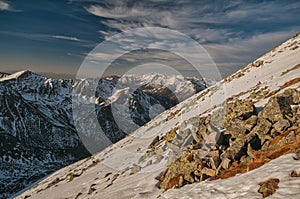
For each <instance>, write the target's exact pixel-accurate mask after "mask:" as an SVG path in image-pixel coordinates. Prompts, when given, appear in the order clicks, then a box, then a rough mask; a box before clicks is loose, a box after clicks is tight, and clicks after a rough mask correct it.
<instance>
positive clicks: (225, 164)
mask: <svg viewBox="0 0 300 199" xmlns="http://www.w3.org/2000/svg"><path fill="white" fill-rule="evenodd" d="M230 162H231V160H230V159H228V158H224V159H223V160H222V163H221V167H222V168H223V169H228V168H229V164H230Z"/></svg>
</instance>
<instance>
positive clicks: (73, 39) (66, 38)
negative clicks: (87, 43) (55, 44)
mask: <svg viewBox="0 0 300 199" xmlns="http://www.w3.org/2000/svg"><path fill="white" fill-rule="evenodd" d="M51 37H52V38H55V39H64V40H69V41H83V40H81V39H78V38H77V37H69V36H63V35H52V36H51Z"/></svg>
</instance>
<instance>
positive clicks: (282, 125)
mask: <svg viewBox="0 0 300 199" xmlns="http://www.w3.org/2000/svg"><path fill="white" fill-rule="evenodd" d="M288 127H290V122H289V120H287V119H282V120H279V121H278V122H276V123H275V124H273V128H274V129H275V130H276V131H277V132H279V133H283V132H284V131H285V130H286V129H287V128H288Z"/></svg>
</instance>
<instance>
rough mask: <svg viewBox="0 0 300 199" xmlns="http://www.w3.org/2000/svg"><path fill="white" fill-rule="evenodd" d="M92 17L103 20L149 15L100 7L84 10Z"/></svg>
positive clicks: (122, 8)
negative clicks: (102, 18) (103, 18)
mask: <svg viewBox="0 0 300 199" xmlns="http://www.w3.org/2000/svg"><path fill="white" fill-rule="evenodd" d="M86 9H87V11H88V12H90V13H91V14H93V15H96V16H99V17H105V18H113V19H124V18H130V17H139V16H146V15H149V14H150V13H149V12H145V10H141V9H136V8H133V9H128V8H126V7H114V8H112V9H104V8H102V7H100V6H90V7H88V8H86Z"/></svg>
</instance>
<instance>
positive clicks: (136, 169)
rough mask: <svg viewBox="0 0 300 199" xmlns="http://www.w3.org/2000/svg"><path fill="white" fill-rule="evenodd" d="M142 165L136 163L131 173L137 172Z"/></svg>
mask: <svg viewBox="0 0 300 199" xmlns="http://www.w3.org/2000/svg"><path fill="white" fill-rule="evenodd" d="M141 169H142V168H141V167H140V166H138V165H135V166H134V167H133V168H132V169H131V173H130V175H133V174H136V173H137V172H139V171H141Z"/></svg>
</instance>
